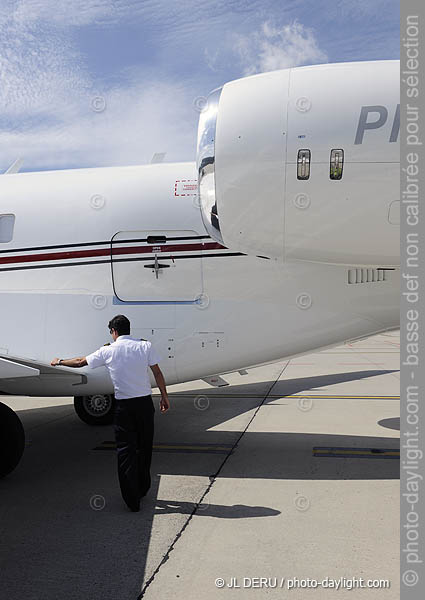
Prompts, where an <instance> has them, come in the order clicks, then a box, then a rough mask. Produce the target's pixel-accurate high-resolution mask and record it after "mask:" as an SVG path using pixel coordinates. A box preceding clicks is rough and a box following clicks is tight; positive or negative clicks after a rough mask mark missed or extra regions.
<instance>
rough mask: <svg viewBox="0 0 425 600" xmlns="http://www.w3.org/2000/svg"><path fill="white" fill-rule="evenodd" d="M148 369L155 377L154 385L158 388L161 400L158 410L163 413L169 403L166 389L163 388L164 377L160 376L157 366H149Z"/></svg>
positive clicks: (160, 372) (168, 406)
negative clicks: (149, 368)
mask: <svg viewBox="0 0 425 600" xmlns="http://www.w3.org/2000/svg"><path fill="white" fill-rule="evenodd" d="M150 367H151V371H152V373H153V376H154V377H155V381H156V384H157V386H158V387H159V390H160V392H161V400H160V403H159V409H160V411H161V412H165V411H167V410H168V409H169V408H170V401H169V399H168V394H167V389H166V387H165V379H164V375H163V374H162V371H161V369H160V368H159V366H158V365H151V366H150Z"/></svg>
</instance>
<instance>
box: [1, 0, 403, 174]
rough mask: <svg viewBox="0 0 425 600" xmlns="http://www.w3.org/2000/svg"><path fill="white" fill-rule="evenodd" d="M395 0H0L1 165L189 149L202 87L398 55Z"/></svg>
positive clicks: (45, 165) (190, 153) (74, 162)
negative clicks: (302, 67)
mask: <svg viewBox="0 0 425 600" xmlns="http://www.w3.org/2000/svg"><path fill="white" fill-rule="evenodd" d="M399 11H400V7H399V1H398V0H374V1H373V2H371V1H370V0H209V1H208V2H199V0H178V1H176V0H174V1H171V0H155V1H153V0H72V2H64V1H63V0H62V1H60V0H59V2H58V0H1V4H0V172H3V171H5V170H6V169H7V168H8V167H9V166H10V164H12V163H13V162H14V160H15V159H17V158H22V159H23V160H24V165H23V168H22V171H34V170H46V169H47V170H48V169H65V168H80V167H97V166H113V165H137V164H145V163H148V162H150V160H151V158H152V156H153V154H155V153H159V152H166V158H165V160H166V161H167V162H174V161H190V160H195V153H196V131H197V124H198V118H199V114H200V111H201V110H202V108H203V107H204V106H205V98H206V96H207V95H208V93H209V92H210V91H211V90H213V89H214V88H216V87H219V86H221V85H223V84H224V83H226V82H227V81H231V80H233V79H238V78H240V77H246V76H248V75H253V74H255V73H261V72H266V71H272V70H275V69H284V68H288V67H293V66H300V65H307V64H320V63H327V62H331V63H332V62H343V61H359V60H361V61H362V60H381V59H398V58H399V26H400V18H399Z"/></svg>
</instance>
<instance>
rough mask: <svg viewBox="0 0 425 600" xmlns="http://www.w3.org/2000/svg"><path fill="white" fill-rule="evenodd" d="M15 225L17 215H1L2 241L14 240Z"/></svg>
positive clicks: (0, 239)
mask: <svg viewBox="0 0 425 600" xmlns="http://www.w3.org/2000/svg"><path fill="white" fill-rule="evenodd" d="M14 227H15V215H0V243H6V242H10V241H12V239H13V229H14Z"/></svg>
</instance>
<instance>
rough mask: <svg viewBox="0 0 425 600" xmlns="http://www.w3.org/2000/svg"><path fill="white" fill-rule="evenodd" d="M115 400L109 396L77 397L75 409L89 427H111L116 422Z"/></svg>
mask: <svg viewBox="0 0 425 600" xmlns="http://www.w3.org/2000/svg"><path fill="white" fill-rule="evenodd" d="M114 407H115V398H114V396H112V395H110V394H109V395H108V394H94V395H93V396H75V398H74V409H75V412H76V413H77V415H78V416H79V417H80V419H81V420H82V421H84V423H87V425H111V423H112V422H113V420H114Z"/></svg>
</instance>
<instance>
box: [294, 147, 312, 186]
mask: <svg viewBox="0 0 425 600" xmlns="http://www.w3.org/2000/svg"><path fill="white" fill-rule="evenodd" d="M310 160H311V152H310V150H306V149H303V150H298V158H297V179H308V178H309V177H310Z"/></svg>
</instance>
